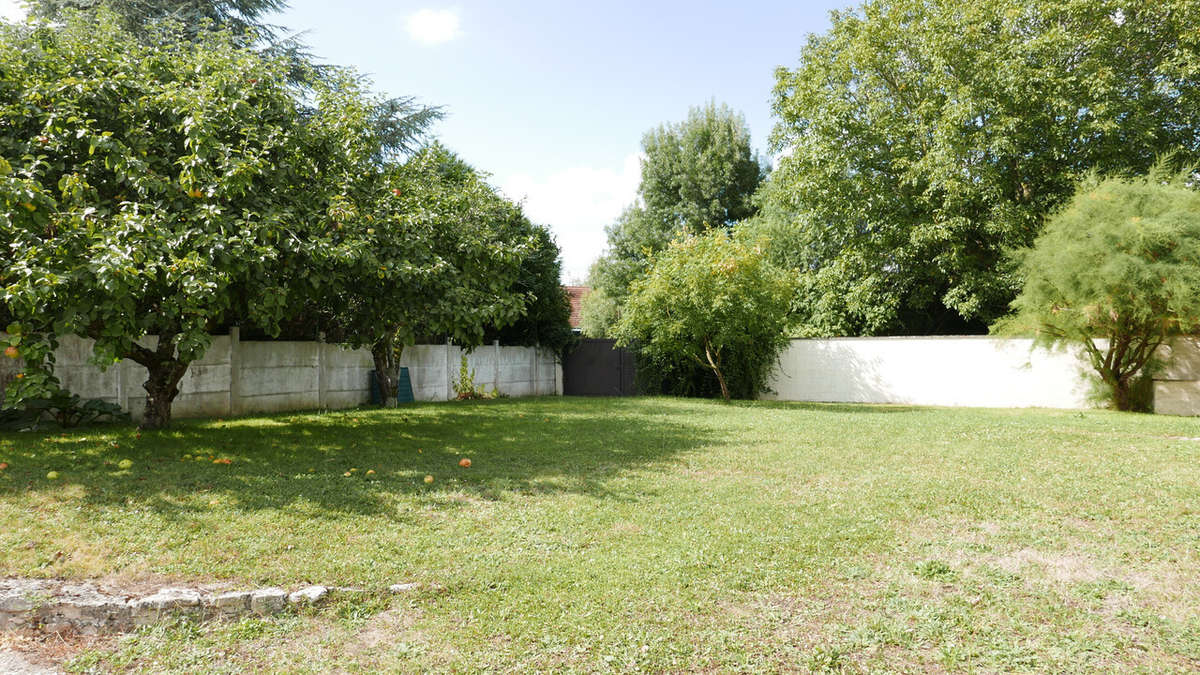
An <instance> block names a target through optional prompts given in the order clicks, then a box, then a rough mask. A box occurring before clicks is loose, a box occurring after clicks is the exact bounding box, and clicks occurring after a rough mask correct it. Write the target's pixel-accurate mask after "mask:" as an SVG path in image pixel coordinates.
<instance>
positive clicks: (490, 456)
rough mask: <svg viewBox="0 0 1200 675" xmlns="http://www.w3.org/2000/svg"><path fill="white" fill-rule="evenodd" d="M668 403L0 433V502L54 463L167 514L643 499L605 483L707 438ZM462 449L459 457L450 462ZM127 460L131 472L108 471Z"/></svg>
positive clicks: (362, 413)
mask: <svg viewBox="0 0 1200 675" xmlns="http://www.w3.org/2000/svg"><path fill="white" fill-rule="evenodd" d="M678 413H679V410H678V408H677V407H672V406H670V405H669V404H668V403H667V402H663V401H655V400H652V399H651V400H646V399H642V400H637V401H634V400H611V399H610V400H599V401H597V400H594V399H593V400H587V399H585V400H565V399H562V398H548V399H540V400H539V399H523V400H520V401H515V400H499V401H486V402H461V403H439V404H416V405H413V406H412V407H408V408H400V409H395V410H386V411H385V410H378V409H371V410H368V409H359V410H349V411H340V412H331V413H324V414H317V413H308V414H286V415H276V416H266V417H253V418H242V419H230V420H206V421H195V420H185V421H179V422H177V423H176V424H175V426H174V427H173V428H171V429H167V430H162V431H143V432H138V431H137V430H136V429H133V428H132V427H127V426H120V427H94V428H91V429H85V430H72V431H65V432H55V433H53V434H49V435H42V436H41V437H40V438H39V437H38V436H33V437H32V438H31V437H30V435H28V434H24V435H21V434H0V461H3V460H5V459H7V460H8V461H9V462H10V463H11V464H12V466H11V468H10V469H8V470H7V475H5V476H4V478H5V480H0V498H2V497H9V496H12V495H14V494H15V493H18V492H21V491H28V490H36V489H39V488H45V487H47V486H48V485H49V484H51V481H49V480H48V479H46V478H45V476H46V473H47V472H49V471H57V472H58V473H59V475H60V478H59V479H58V480H57V481H55V484H61V485H67V486H70V487H72V488H76V489H78V490H79V491H80V494H79V496H78V497H74V498H71V499H72V500H73V501H74V500H77V501H78V503H79V505H80V506H82V507H83V508H88V507H100V506H130V505H135V506H137V507H141V508H148V509H151V510H153V511H154V512H156V513H157V514H158V515H159V516H160V517H162V518H164V519H166V520H173V519H175V518H179V519H189V518H190V517H191V515H192V514H193V513H195V512H200V511H206V510H208V508H209V507H208V506H207V504H208V499H209V498H227V499H229V500H230V501H231V502H232V503H235V504H236V508H237V509H238V510H240V511H257V510H266V509H297V510H300V511H302V512H303V513H304V514H305V516H306V517H308V516H311V517H312V518H315V519H317V520H321V519H323V518H325V517H328V518H330V519H335V518H337V517H338V516H339V515H342V514H370V515H376V516H378V515H382V516H385V517H390V518H393V519H397V520H403V519H404V518H405V516H402V515H401V513H402V512H403V511H405V510H403V509H398V508H397V502H398V500H401V498H403V497H405V496H408V497H409V498H410V499H416V500H417V501H418V502H420V503H422V504H423V505H424V506H425V507H427V508H434V509H453V508H457V507H461V506H466V505H468V504H470V503H472V502H477V501H480V500H497V499H502V498H508V497H511V496H513V495H516V496H518V497H519V496H522V495H529V496H536V495H542V494H555V493H570V494H577V495H583V496H587V497H591V498H596V499H606V500H614V499H616V500H628V501H638V500H640V499H644V498H647V497H650V496H652V495H651V494H649V493H648V492H646V491H645V490H641V491H638V492H628V491H624V490H622V489H620V488H614V487H613V486H612V482H611V479H612V478H613V477H615V476H618V475H619V474H621V473H623V472H626V471H631V470H638V469H645V468H652V467H655V466H661V465H666V464H669V463H671V462H672V461H673V458H674V457H675V456H676V455H678V454H679V453H682V452H687V451H689V450H693V449H695V448H698V447H702V446H704V445H708V444H711V443H713V442H716V441H717V440H719V439H718V438H717V437H716V434H715V433H713V432H712V431H710V430H707V429H705V428H703V427H702V426H696V425H693V424H691V423H689V422H688V421H686V420H684V421H680V419H679V417H678ZM185 457H187V458H185ZM197 457H198V458H199V459H197ZM461 458H469V459H470V460H471V462H472V464H471V466H470V467H469V468H463V467H460V466H459V465H458V463H459V461H460V459H461ZM125 459H128V460H131V461H132V463H133V466H132V467H131V468H129V469H121V468H120V462H121V461H122V460H125ZM214 460H217V461H221V460H229V461H230V463H228V464H223V463H214ZM368 471H371V472H373V473H371V474H370V475H368V474H367V472H368ZM346 473H349V474H350V475H348V476H347V475H345V474H346ZM427 475H430V476H433V483H431V484H426V483H425V482H424V477H425V476H427ZM201 496H202V497H203V499H201V498H200V497H201Z"/></svg>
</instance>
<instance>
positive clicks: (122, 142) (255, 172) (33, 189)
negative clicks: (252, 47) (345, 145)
mask: <svg viewBox="0 0 1200 675" xmlns="http://www.w3.org/2000/svg"><path fill="white" fill-rule="evenodd" d="M0 44H2V45H3V49H0V118H2V119H4V120H5V125H4V126H3V127H0V157H3V158H4V160H5V163H6V164H7V165H8V167H9V168H10V169H11V171H10V176H11V178H10V180H14V179H15V180H16V181H18V182H19V183H20V184H21V185H22V186H23V189H24V190H26V191H27V195H28V199H25V200H24V201H23V202H22V203H23V204H24V206H19V205H17V204H11V203H10V204H9V206H10V207H17V208H9V209H6V210H7V211H8V212H9V214H11V213H13V212H15V211H17V210H18V209H20V210H23V211H25V212H27V213H29V214H31V217H22V218H19V219H14V218H12V217H5V218H4V219H3V220H2V221H0V224H2V226H3V228H4V230H5V231H4V233H3V237H4V242H5V244H6V246H5V248H4V256H5V260H4V265H3V268H2V272H0V274H2V275H3V279H2V282H3V285H4V287H5V302H6V304H7V306H8V307H9V310H10V311H12V312H13V313H14V314H16V315H17V318H19V319H20V320H21V321H22V323H23V324H28V325H32V326H38V327H41V328H42V329H44V332H48V333H52V334H54V335H62V334H71V333H74V334H78V335H81V336H86V337H91V338H94V339H95V340H96V345H95V349H96V354H97V357H98V358H99V359H100V360H101V362H107V363H111V362H113V361H114V360H116V359H119V358H128V359H131V360H133V361H136V362H137V363H140V364H141V365H143V366H146V367H147V368H148V369H149V372H150V380H149V381H148V382H147V385H146V388H147V394H148V400H147V409H146V420H147V422H146V423H147V425H149V426H156V425H161V424H166V423H167V422H168V421H169V419H170V401H171V399H173V398H174V396H175V394H176V393H177V388H176V385H177V384H178V382H179V379H180V378H181V377H182V376H183V374H184V372H185V371H186V368H187V364H188V363H189V362H190V361H191V360H193V359H195V358H198V357H199V356H200V355H201V354H203V352H204V350H205V349H206V348H207V346H208V342H209V335H208V333H209V328H210V327H211V326H212V325H214V324H219V323H221V322H223V321H226V320H228V319H230V318H232V317H245V318H247V319H249V320H252V321H254V322H256V323H258V324H259V325H263V326H268V327H270V326H274V325H277V323H278V321H279V318H280V317H281V315H282V314H283V312H284V310H285V308H286V306H287V304H288V300H289V297H290V296H291V295H292V286H293V281H294V279H295V278H296V277H303V273H302V272H298V270H300V269H302V266H301V265H298V264H297V263H298V262H299V261H300V260H302V259H303V258H304V256H305V255H306V252H305V250H304V249H305V247H306V246H307V245H309V243H311V237H310V236H309V233H306V232H304V231H303V228H304V223H306V222H311V221H312V217H313V215H314V214H315V213H318V212H319V210H320V208H321V205H320V203H319V198H320V194H321V193H320V191H319V190H316V189H314V188H315V186H314V184H313V182H312V181H313V177H314V176H318V175H320V174H321V170H322V167H321V164H320V158H319V157H317V156H315V155H313V154H311V153H308V152H307V151H306V150H307V148H308V147H309V145H311V143H312V139H311V138H308V137H307V136H306V134H307V133H308V132H309V131H311V130H312V129H313V127H311V126H309V125H306V124H305V119H304V115H303V110H302V109H301V107H300V106H299V105H298V104H297V96H296V92H295V91H294V89H293V87H292V86H291V85H290V84H289V82H288V79H287V77H286V71H287V68H288V64H287V63H286V62H285V61H284V60H283V59H279V58H269V57H266V56H263V55H261V54H259V53H256V52H252V51H249V50H246V49H244V48H241V47H239V46H238V45H237V44H236V42H235V40H234V38H233V37H232V36H231V35H230V34H229V33H226V32H213V33H208V34H206V35H205V36H203V37H202V38H200V39H199V40H195V41H193V40H190V39H186V40H185V39H179V37H178V34H177V33H174V32H172V31H171V30H170V29H169V28H166V27H164V28H163V29H162V32H161V33H160V34H159V39H158V40H155V41H140V40H136V39H133V38H132V37H130V35H129V34H128V33H126V32H125V31H123V30H122V29H121V27H120V26H119V24H118V22H117V20H116V18H115V17H113V16H112V15H109V14H103V13H102V14H100V15H98V16H97V17H95V18H91V19H87V18H84V17H82V16H78V15H75V16H72V17H69V18H68V20H67V21H66V23H65V25H62V26H60V27H50V26H46V25H42V26H39V27H36V28H34V29H33V30H26V29H24V28H23V27H22V28H18V27H13V26H0ZM304 281H305V282H307V281H309V280H304ZM147 335H158V336H159V339H158V342H157V344H146V343H144V341H143V338H144V337H145V336H147Z"/></svg>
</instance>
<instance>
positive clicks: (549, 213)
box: [499, 153, 642, 281]
mask: <svg viewBox="0 0 1200 675" xmlns="http://www.w3.org/2000/svg"><path fill="white" fill-rule="evenodd" d="M641 179H642V167H641V155H639V154H637V153H635V154H631V155H629V156H628V157H626V158H625V160H624V161H623V162H622V164H621V167H620V168H618V169H613V168H595V167H574V168H570V169H565V170H562V171H558V172H556V173H553V174H550V175H549V176H546V177H544V178H534V177H533V176H529V175H527V174H517V175H513V176H509V177H508V178H507V179H505V180H502V181H499V183H500V190H501V191H502V192H503V193H504V194H505V195H506V196H507V197H509V198H510V199H516V200H523V201H524V202H525V214H526V215H528V216H529V218H530V220H532V221H534V222H535V223H542V224H544V225H548V226H550V229H551V230H552V231H553V232H554V236H555V239H557V240H558V246H559V248H561V249H562V256H563V280H564V281H571V280H575V279H583V278H584V277H586V276H587V271H588V267H590V266H591V264H592V263H593V262H595V260H596V258H598V257H600V254H601V253H602V252H603V251H604V247H605V245H606V243H607V240H606V239H605V236H604V227H605V226H606V225H609V224H611V223H612V222H613V221H614V220H616V219H617V216H619V215H621V211H622V210H624V208H625V207H626V206H629V205H630V204H632V203H633V201H634V199H635V198H636V197H637V187H638V183H639V182H641Z"/></svg>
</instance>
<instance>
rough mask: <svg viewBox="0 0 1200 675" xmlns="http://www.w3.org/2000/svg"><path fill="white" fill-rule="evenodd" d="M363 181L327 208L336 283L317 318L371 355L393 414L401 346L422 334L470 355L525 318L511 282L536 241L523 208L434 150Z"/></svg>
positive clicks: (522, 299)
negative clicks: (489, 333)
mask: <svg viewBox="0 0 1200 675" xmlns="http://www.w3.org/2000/svg"><path fill="white" fill-rule="evenodd" d="M363 171H364V174H360V177H359V178H358V179H356V180H355V181H354V183H353V186H352V187H350V188H348V189H347V190H344V191H343V196H342V198H340V199H339V201H338V202H337V204H336V206H335V207H334V208H332V209H331V210H330V216H331V221H330V222H331V223H332V225H331V230H332V231H333V232H335V233H337V234H335V237H337V238H338V241H339V246H338V248H337V252H335V253H332V254H330V255H329V256H328V257H327V259H326V260H327V263H328V264H329V268H328V274H329V276H330V278H331V279H335V280H336V281H335V282H334V283H333V284H332V285H330V286H329V287H328V290H329V291H330V292H329V293H328V294H326V295H325V296H324V297H323V298H322V299H321V301H320V309H319V313H321V314H322V315H323V316H324V317H325V318H324V323H325V325H326V326H327V333H328V335H329V337H330V338H331V339H334V340H336V341H338V342H340V343H342V344H345V345H347V346H351V347H366V348H369V349H370V350H371V354H372V357H373V359H374V361H375V370H376V375H377V377H378V378H379V382H380V389H381V393H382V394H383V400H384V401H385V402H386V403H387V404H394V402H395V398H396V387H397V382H398V379H399V368H400V366H399V360H400V356H401V354H402V353H403V350H404V347H406V346H408V345H413V344H416V342H417V340H418V339H420V338H422V337H429V336H447V337H450V338H452V339H453V340H454V341H455V342H457V343H458V344H461V345H466V346H474V345H477V344H479V343H480V342H481V340H482V339H483V336H484V331H485V329H487V328H488V327H489V326H503V325H505V324H508V323H511V322H512V321H514V320H515V319H517V318H518V317H519V316H520V315H521V314H522V312H524V311H525V308H526V304H527V303H528V301H529V300H530V299H531V298H530V297H529V294H528V293H526V292H524V291H523V290H522V289H521V288H520V287H519V286H518V284H517V282H518V280H519V278H520V273H521V269H522V264H523V262H524V261H525V259H526V257H527V255H528V252H529V250H530V249H531V247H532V246H533V244H534V243H535V242H534V240H533V238H532V236H531V234H530V227H529V223H528V221H527V220H526V219H525V216H524V215H523V214H522V212H521V209H520V208H519V207H518V206H516V205H514V204H512V203H511V202H509V201H507V200H505V199H503V198H502V197H500V196H499V195H497V194H496V193H495V191H494V190H493V189H492V188H491V187H490V186H489V185H488V184H487V182H486V181H485V180H484V179H483V177H482V176H481V175H480V174H479V173H477V172H476V171H475V170H474V169H472V168H471V167H470V166H468V165H467V164H465V163H464V162H463V161H462V160H460V159H458V158H457V157H456V156H454V155H453V154H451V153H450V152H448V151H447V150H446V149H444V148H443V147H441V146H438V145H433V146H430V147H427V148H424V149H423V150H421V151H419V152H417V153H416V154H415V155H413V156H412V157H410V158H409V159H408V160H407V161H405V162H404V163H385V164H382V165H379V166H377V167H375V168H374V169H371V168H368V167H364V168H363ZM372 172H373V173H372ZM342 233H344V234H342Z"/></svg>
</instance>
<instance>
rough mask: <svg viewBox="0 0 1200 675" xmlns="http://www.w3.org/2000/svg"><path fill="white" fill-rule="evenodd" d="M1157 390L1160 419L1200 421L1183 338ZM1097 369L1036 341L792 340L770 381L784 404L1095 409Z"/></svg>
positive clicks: (1196, 360) (1189, 347)
mask: <svg viewBox="0 0 1200 675" xmlns="http://www.w3.org/2000/svg"><path fill="white" fill-rule="evenodd" d="M1164 356H1173V357H1174V358H1173V359H1172V361H1171V365H1170V367H1168V368H1166V369H1165V371H1164V372H1163V373H1161V374H1160V375H1159V376H1158V377H1157V378H1156V382H1155V411H1156V412H1161V413H1166V414H1173V415H1197V414H1200V349H1198V348H1197V345H1196V342H1195V341H1194V340H1191V339H1186V340H1185V339H1179V340H1176V341H1175V342H1174V344H1173V350H1172V349H1169V348H1168V349H1164ZM1088 371H1089V368H1088V366H1087V364H1086V363H1085V362H1084V361H1083V360H1081V359H1080V358H1078V356H1076V355H1075V353H1074V352H1073V351H1047V350H1044V349H1033V344H1032V341H1031V340H1026V339H999V338H991V337H889V338H836V339H823V340H792V342H791V344H789V345H788V347H787V348H786V349H785V350H784V352H783V354H782V355H781V357H780V361H779V366H778V367H777V368H776V370H775V372H774V374H773V375H772V377H771V380H770V384H769V386H770V388H771V389H772V390H773V393H770V394H766V395H764V396H763V398H767V399H774V400H782V401H827V402H845V403H908V404H915V405H944V406H971V407H993V408H1023V407H1045V408H1087V407H1090V403H1089V401H1088V398H1087V394H1088V390H1089V387H1088V384H1087V382H1086V381H1085V379H1084V375H1085V373H1086V372H1088Z"/></svg>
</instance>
